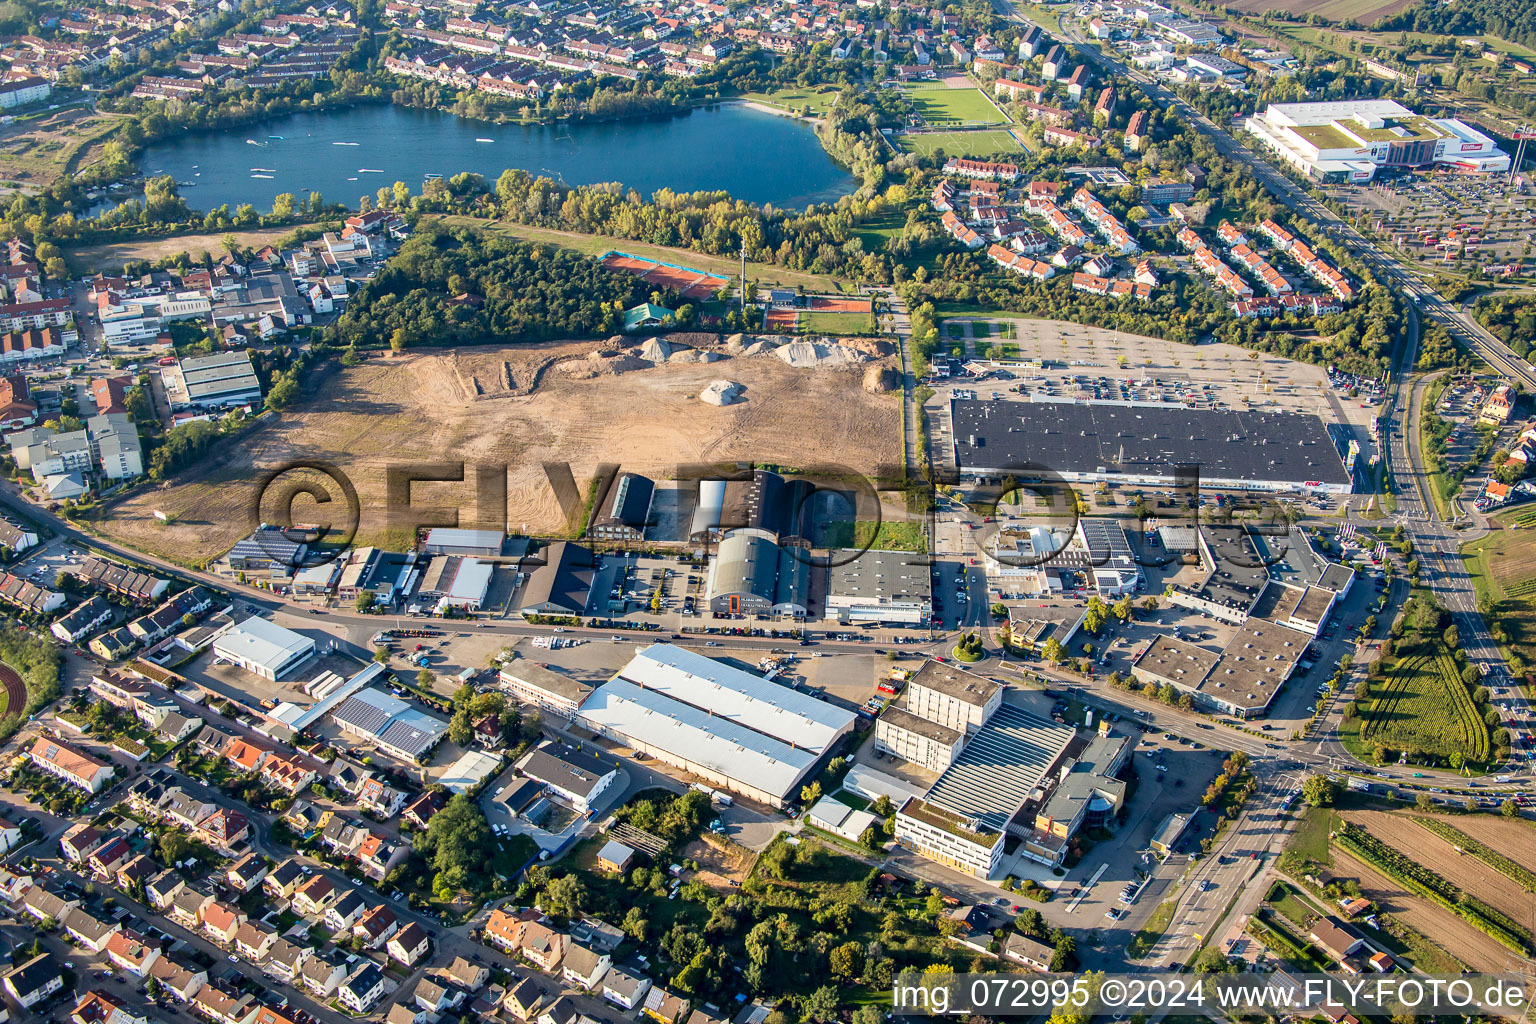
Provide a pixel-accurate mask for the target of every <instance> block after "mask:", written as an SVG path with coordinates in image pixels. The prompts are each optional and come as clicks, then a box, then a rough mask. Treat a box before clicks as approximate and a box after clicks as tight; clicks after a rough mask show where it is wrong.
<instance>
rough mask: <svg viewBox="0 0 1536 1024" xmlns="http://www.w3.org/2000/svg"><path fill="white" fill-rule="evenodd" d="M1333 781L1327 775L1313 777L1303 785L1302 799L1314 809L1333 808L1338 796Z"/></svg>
mask: <svg viewBox="0 0 1536 1024" xmlns="http://www.w3.org/2000/svg"><path fill="white" fill-rule="evenodd" d="M1337 795H1338V794H1337V791H1336V790H1335V788H1334V785H1333V780H1332V779H1330V778H1329V777H1328V776H1326V775H1312V776H1309V777H1308V778H1307V781H1306V782H1304V783H1303V784H1302V787H1301V796H1302V799H1304V800H1306V802H1307V803H1308V804H1310V805H1312V806H1313V807H1332V806H1333V801H1334V799H1335V797H1336V796H1337Z"/></svg>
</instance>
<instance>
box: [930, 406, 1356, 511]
mask: <svg viewBox="0 0 1536 1024" xmlns="http://www.w3.org/2000/svg"><path fill="white" fill-rule="evenodd" d="M950 425H951V426H952V428H953V432H954V459H955V465H956V466H957V467H958V468H959V470H960V472H961V473H963V474H964V475H965V476H967V477H971V478H974V479H979V480H984V481H991V482H1001V481H1002V479H1003V478H1004V477H1007V476H1012V477H1014V478H1015V479H1017V480H1018V481H1020V482H1021V483H1027V482H1030V481H1031V479H1038V475H1035V474H1032V473H1031V472H1029V471H1028V469H1027V467H1031V466H1039V467H1043V469H1044V471H1049V472H1054V473H1055V474H1057V475H1058V476H1059V477H1060V478H1061V479H1062V480H1065V481H1067V482H1069V483H1098V482H1100V481H1103V482H1105V483H1109V484H1125V485H1140V486H1146V487H1171V486H1173V485H1174V484H1175V483H1176V482H1177V480H1176V476H1175V474H1176V470H1177V469H1178V467H1179V466H1182V465H1195V466H1198V467H1199V470H1200V482H1201V484H1203V485H1205V486H1209V487H1219V488H1224V489H1229V490H1248V491H1266V492H1276V491H1297V490H1304V491H1322V492H1326V493H1329V494H1348V493H1349V492H1350V489H1351V482H1352V477H1351V473H1350V472H1349V470H1348V469H1346V468H1345V465H1344V461H1343V460H1342V459H1341V458H1340V457H1339V455H1338V451H1337V449H1336V448H1335V447H1334V442H1333V438H1332V436H1331V435H1330V434H1329V432H1328V427H1327V426H1326V425H1325V424H1324V423H1323V421H1322V420H1321V419H1319V418H1318V417H1316V416H1312V415H1306V414H1302V413H1282V412H1254V411H1251V410H1240V409H1185V408H1182V407H1178V406H1133V405H1112V404H1107V403H1093V402H1073V403H1057V402H991V401H980V400H976V399H955V400H954V401H952V402H951V403H950Z"/></svg>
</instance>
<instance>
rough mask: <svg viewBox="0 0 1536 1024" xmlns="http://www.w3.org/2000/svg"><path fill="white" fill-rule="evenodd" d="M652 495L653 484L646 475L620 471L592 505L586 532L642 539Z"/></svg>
mask: <svg viewBox="0 0 1536 1024" xmlns="http://www.w3.org/2000/svg"><path fill="white" fill-rule="evenodd" d="M655 495H656V485H655V483H653V482H652V481H651V480H650V479H649V478H648V477H643V476H641V475H640V474H639V473H620V474H619V475H618V476H617V477H615V478H614V479H613V482H612V483H610V484H609V485H608V490H607V491H606V492H605V493H604V494H603V496H602V498H601V499H600V500H599V501H598V502H597V503H596V505H594V506H593V512H592V528H591V529H590V530H589V531H588V533H590V534H591V536H593V537H596V538H598V539H600V540H623V541H640V540H644V539H645V528H646V527H647V526H648V525H650V519H651V501H652V500H653V499H654V498H655Z"/></svg>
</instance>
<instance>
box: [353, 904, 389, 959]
mask: <svg viewBox="0 0 1536 1024" xmlns="http://www.w3.org/2000/svg"><path fill="white" fill-rule="evenodd" d="M399 928H400V921H399V919H398V918H396V917H395V912H394V911H393V910H390V909H389V907H388V906H386V905H384V904H382V903H381V904H379V905H378V906H377V907H374V908H373V909H372V910H370V911H368V912H367V913H365V914H364V915H363V916H362V917H361V918H359V919H358V921H357V923H356V924H354V925H353V926H352V936H353V938H356V939H361V940H362V941H363V943H364V944H365V945H367V947H368V948H369V949H378V948H379V947H380V946H382V945H383V944H384V942H385V940H387V939H388V938H389V937H390V936H391V935H393V934H395V932H396V931H398V930H399Z"/></svg>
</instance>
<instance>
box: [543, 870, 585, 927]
mask: <svg viewBox="0 0 1536 1024" xmlns="http://www.w3.org/2000/svg"><path fill="white" fill-rule="evenodd" d="M586 901H587V887H586V886H585V885H583V884H582V882H581V879H580V878H577V877H576V876H575V875H565V876H563V877H561V878H557V879H555V880H554V881H553V882H550V883H549V884H548V885H546V886H545V887H544V891H543V892H542V893H540V894H539V909H540V910H543V911H544V912H545V913H546V914H549V915H551V916H554V917H576V916H578V915H579V914H580V913H581V909H582V907H583V906H584V905H585V904H586Z"/></svg>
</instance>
